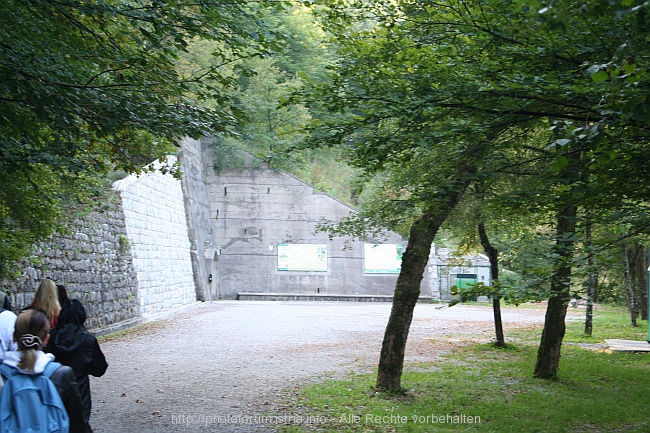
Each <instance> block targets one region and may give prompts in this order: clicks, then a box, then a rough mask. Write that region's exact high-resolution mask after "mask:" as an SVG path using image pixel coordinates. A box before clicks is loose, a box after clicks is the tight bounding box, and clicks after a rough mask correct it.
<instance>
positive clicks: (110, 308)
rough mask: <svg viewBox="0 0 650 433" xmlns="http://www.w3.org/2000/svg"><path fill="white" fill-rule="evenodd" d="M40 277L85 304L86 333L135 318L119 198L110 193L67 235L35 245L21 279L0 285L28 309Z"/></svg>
mask: <svg viewBox="0 0 650 433" xmlns="http://www.w3.org/2000/svg"><path fill="white" fill-rule="evenodd" d="M45 277H50V278H53V279H55V280H56V281H57V283H60V284H64V285H65V286H66V288H67V289H68V294H69V296H70V297H71V298H76V299H79V300H80V301H81V302H82V303H83V304H84V306H85V307H86V310H87V313H88V321H87V323H86V326H87V327H88V328H90V329H102V328H105V327H108V326H113V325H115V324H118V323H122V322H131V321H133V320H134V319H135V318H138V317H139V316H140V311H139V305H138V294H137V280H136V273H135V269H134V267H133V261H132V258H131V245H130V242H129V240H128V238H127V236H126V228H125V223H124V213H123V212H122V210H121V206H120V197H119V195H118V194H116V193H114V192H112V193H109V195H108V197H106V198H105V202H102V203H99V204H98V206H97V208H96V209H94V210H92V211H91V212H89V213H87V214H85V215H84V216H83V217H80V218H78V219H76V220H75V221H74V222H73V224H72V225H71V229H70V231H69V232H67V233H63V234H60V235H58V236H57V237H56V238H55V239H54V240H53V241H51V242H49V243H47V244H43V245H40V246H38V247H37V248H36V250H35V251H34V254H33V255H32V256H31V258H30V259H29V260H25V261H24V262H23V271H22V275H21V276H20V277H19V278H17V279H14V280H8V279H2V280H0V286H1V287H2V290H3V291H5V292H7V293H9V294H10V297H11V300H12V304H13V308H14V310H18V309H20V308H23V307H25V306H28V305H29V304H31V302H32V300H33V299H34V294H35V292H36V289H37V288H38V285H39V283H40V280H41V279H42V278H45Z"/></svg>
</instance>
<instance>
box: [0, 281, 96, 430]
mask: <svg viewBox="0 0 650 433" xmlns="http://www.w3.org/2000/svg"><path fill="white" fill-rule="evenodd" d="M55 287H56V286H55ZM49 338H50V323H49V319H48V317H47V315H46V314H45V312H44V311H43V310H41V309H40V308H38V307H29V308H27V309H25V310H23V311H21V312H20V313H19V314H18V317H17V319H16V324H15V329H14V340H15V341H16V343H17V346H18V348H17V350H11V351H7V352H5V354H4V360H3V362H2V364H1V365H0V371H1V372H2V376H3V377H4V379H5V385H4V387H3V388H2V392H0V407H1V408H2V409H3V410H2V414H1V417H0V430H2V431H5V430H6V429H5V427H7V428H9V429H10V430H11V429H12V428H10V427H11V426H12V425H13V423H15V421H16V419H19V421H18V424H19V425H21V424H22V426H20V427H19V428H18V429H17V430H14V431H40V429H41V428H42V427H43V426H42V425H36V424H38V423H39V422H40V421H42V420H41V419H40V418H38V417H36V416H33V415H34V414H37V413H40V412H39V411H41V410H43V404H44V403H45V402H43V403H40V404H39V403H36V401H33V400H30V403H31V405H32V406H36V407H22V406H21V407H16V406H15V405H13V404H11V403H9V402H10V401H11V398H12V395H11V393H12V390H13V387H12V383H11V381H12V380H14V378H15V377H17V376H22V377H23V378H25V377H32V378H33V379H32V380H34V381H36V380H38V379H37V378H38V377H39V376H45V377H49V379H50V381H51V382H52V384H53V385H54V388H55V389H56V390H53V392H58V394H59V396H60V397H61V401H62V403H63V406H64V407H65V412H67V414H68V419H69V432H70V433H86V431H87V425H86V421H85V419H84V408H83V405H82V403H81V396H80V394H79V387H78V385H77V378H76V377H75V374H74V371H73V370H72V368H70V367H68V366H65V365H61V364H60V363H58V362H54V355H52V354H50V353H45V352H43V347H45V345H46V344H47V342H48V339H49ZM21 380H22V381H24V379H21ZM34 383H37V382H34ZM41 392H43V391H41ZM43 396H44V397H45V395H44V394H43ZM44 397H43V398H44ZM47 402H48V405H52V400H50V399H49V398H48V399H47ZM23 406H24V405H23ZM9 408H10V409H9ZM30 414H31V416H30ZM4 424H8V425H4ZM31 424H33V425H31ZM30 429H31V430H30ZM66 431H67V430H66Z"/></svg>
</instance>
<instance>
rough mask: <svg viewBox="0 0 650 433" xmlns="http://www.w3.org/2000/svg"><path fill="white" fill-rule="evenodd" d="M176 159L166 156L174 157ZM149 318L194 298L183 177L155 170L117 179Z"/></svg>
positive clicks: (144, 312)
mask: <svg viewBox="0 0 650 433" xmlns="http://www.w3.org/2000/svg"><path fill="white" fill-rule="evenodd" d="M173 162H174V159H173V158H172V159H171V160H170V163H173ZM114 188H115V189H116V190H117V191H119V192H120V195H121V197H122V209H123V211H124V217H125V226H126V233H127V237H128V240H129V244H130V245H131V254H132V257H133V267H134V268H135V271H136V273H137V280H138V297H139V303H140V314H141V315H142V316H143V317H144V318H147V317H148V316H153V315H156V314H159V313H162V312H164V311H167V310H170V309H173V308H175V307H180V306H183V305H186V304H190V303H192V302H194V301H195V300H196V290H195V288H194V277H193V270H192V263H191V257H190V240H189V233H188V227H187V221H186V216H185V203H184V198H183V191H182V188H181V183H180V181H179V180H178V179H176V178H174V177H173V176H171V175H170V174H163V173H161V172H159V171H151V172H147V173H143V174H141V175H140V176H129V177H127V178H125V179H122V180H120V181H117V182H115V184H114Z"/></svg>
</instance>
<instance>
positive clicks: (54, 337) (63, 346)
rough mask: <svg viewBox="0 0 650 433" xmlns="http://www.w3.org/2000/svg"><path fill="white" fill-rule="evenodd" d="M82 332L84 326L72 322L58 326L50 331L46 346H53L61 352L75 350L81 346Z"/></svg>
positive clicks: (83, 331) (82, 340)
mask: <svg viewBox="0 0 650 433" xmlns="http://www.w3.org/2000/svg"><path fill="white" fill-rule="evenodd" d="M84 333H85V328H84V327H83V326H81V325H77V324H74V323H68V324H65V325H63V326H59V327H57V328H56V329H55V330H54V331H53V332H52V334H51V336H50V342H49V344H48V348H49V347H50V346H54V347H55V348H57V349H58V350H61V351H63V352H75V351H77V350H79V349H80V348H81V347H82V346H83V342H84ZM48 350H49V349H48Z"/></svg>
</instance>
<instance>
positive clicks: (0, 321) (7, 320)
mask: <svg viewBox="0 0 650 433" xmlns="http://www.w3.org/2000/svg"><path fill="white" fill-rule="evenodd" d="M15 323H16V315H15V314H14V313H13V311H10V310H5V309H4V308H0V363H1V362H2V359H3V358H4V353H5V352H6V351H8V350H16V349H17V348H18V346H17V345H16V342H15V341H14V324H15Z"/></svg>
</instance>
